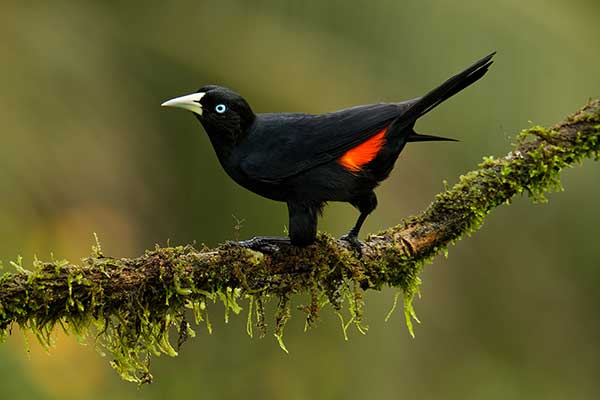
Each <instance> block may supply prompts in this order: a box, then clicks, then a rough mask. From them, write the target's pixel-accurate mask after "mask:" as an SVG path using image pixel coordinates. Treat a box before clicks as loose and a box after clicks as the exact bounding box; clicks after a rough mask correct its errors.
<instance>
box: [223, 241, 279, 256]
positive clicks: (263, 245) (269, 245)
mask: <svg viewBox="0 0 600 400" xmlns="http://www.w3.org/2000/svg"><path fill="white" fill-rule="evenodd" d="M227 244H230V245H233V246H240V247H244V248H246V249H250V250H255V251H260V252H261V253H267V254H273V253H276V252H278V251H279V250H280V249H281V247H280V246H281V245H282V243H278V242H276V241H273V240H270V239H269V238H263V237H254V238H252V239H248V240H240V241H238V242H236V241H231V240H230V241H228V242H227Z"/></svg>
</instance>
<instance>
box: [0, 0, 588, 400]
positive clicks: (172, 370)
mask: <svg viewBox="0 0 600 400" xmlns="http://www.w3.org/2000/svg"><path fill="white" fill-rule="evenodd" d="M599 17H600V3H599V2H598V1H595V0H587V1H586V0H572V1H544V0H530V1H527V2H523V1H517V0H490V1H481V2H471V1H449V0H448V1H426V0H425V1H424V0H407V1H387V0H385V1H384V0H377V1H359V0H345V1H328V2H325V1H319V2H316V1H302V2H301V1H294V2H292V1H281V0H280V1H276V0H262V1H233V0H221V1H204V0H196V1H174V2H165V1H155V0H147V1H143V2H140V1H129V2H118V1H103V2H94V1H63V0H56V1H52V2H47V1H43V2H42V1H32V2H17V1H14V0H8V1H3V2H2V12H0V37H1V39H0V54H1V55H2V56H1V60H2V61H1V62H0V187H1V189H0V193H1V196H0V259H1V260H2V261H3V263H4V269H5V270H11V267H10V266H9V261H10V260H15V259H16V258H17V256H18V255H22V256H23V257H24V261H25V264H28V263H29V264H30V263H31V261H32V260H33V257H34V255H37V256H38V257H39V258H41V259H49V258H50V257H51V254H53V255H54V256H55V257H57V258H67V259H70V260H75V261H77V260H78V259H79V258H81V257H84V256H86V255H87V254H89V253H90V247H91V245H92V243H93V241H94V239H93V233H94V232H96V233H97V234H98V236H99V238H100V240H101V242H102V245H103V249H104V252H105V253H106V254H109V255H112V256H119V257H126V256H127V257H133V256H136V255H139V254H141V253H142V252H143V251H144V249H146V248H152V247H153V246H154V245H155V244H156V243H158V244H161V245H166V244H167V243H170V244H186V243H191V242H194V241H195V242H197V243H205V244H207V245H209V246H213V245H216V244H217V243H219V242H222V241H225V240H229V239H232V238H235V237H236V235H237V232H236V229H235V224H236V223H235V218H234V217H233V216H235V217H236V218H238V219H243V220H244V223H243V227H242V229H241V231H240V232H239V235H240V236H241V237H242V238H246V237H250V236H253V235H255V234H256V235H258V234H263V235H278V234H281V233H282V232H283V230H284V226H285V224H286V223H287V211H286V208H285V205H283V204H279V203H275V202H272V201H270V200H266V199H262V198H260V197H258V196H257V195H254V194H252V193H250V192H247V191H245V190H244V189H242V188H241V187H238V186H237V185H236V184H235V183H234V182H233V181H231V180H230V179H229V178H228V177H227V176H226V175H225V173H224V172H223V170H222V169H221V167H220V165H219V164H218V161H217V160H216V157H215V156H214V152H213V150H212V147H211V146H210V143H209V141H208V138H207V136H206V134H205V133H204V132H203V130H202V128H201V126H200V125H199V124H198V123H197V121H196V120H195V118H194V117H193V116H192V115H191V114H189V113H186V112H184V111H181V110H173V109H162V108H160V107H159V106H160V104H161V103H162V102H163V101H164V100H167V99H169V98H172V97H176V96H179V95H183V94H187V93H190V92H192V91H195V90H197V89H198V88H199V87H201V86H203V85H205V84H211V83H212V84H219V85H223V86H227V87H230V88H232V89H234V90H236V91H237V92H239V93H240V94H242V95H243V96H244V97H245V98H246V99H247V100H248V101H249V103H250V104H251V105H252V107H253V108H254V110H255V111H256V112H271V111H304V112H312V113H320V112H326V111H332V110H335V109H338V108H343V107H348V106H352V105H357V104H366V103H372V102H380V101H399V100H403V99H408V98H412V97H416V96H419V95H422V94H424V93H425V92H426V91H428V90H429V89H431V88H433V87H435V86H436V85H438V84H440V83H441V82H443V81H444V80H445V79H446V78H448V77H449V76H451V75H452V74H454V73H456V72H458V71H459V70H461V69H462V68H464V67H466V66H468V65H470V64H471V63H472V62H474V61H475V60H477V59H479V58H481V57H483V56H485V55H487V54H488V53H490V52H491V51H494V50H497V51H498V55H497V56H496V62H495V63H494V65H493V67H492V68H491V70H490V72H489V73H488V75H486V77H485V78H484V79H482V80H481V81H480V82H478V83H477V84H476V85H474V86H472V87H470V88H468V89H467V90H465V91H464V92H462V93H460V94H459V95H457V96H456V97H455V98H452V99H451V100H449V101H448V102H446V103H444V104H443V105H442V106H440V107H438V108H437V109H436V110H435V111H434V112H432V113H431V114H429V115H427V116H426V117H424V118H423V119H422V120H420V121H419V123H418V124H417V128H418V130H419V131H421V132H424V133H430V134H438V135H443V136H451V137H455V138H458V139H460V140H461V142H460V143H430V144H424V143H418V144H411V145H409V146H407V148H406V149H405V150H404V152H403V153H402V154H401V156H400V158H399V160H398V162H397V164H396V168H395V170H394V172H393V173H392V176H391V177H390V178H389V179H388V180H387V181H386V182H385V183H384V184H383V185H382V186H381V187H380V188H379V189H378V191H377V194H378V197H379V204H380V205H379V208H378V209H377V210H376V212H375V213H374V214H373V215H372V216H371V217H370V218H369V219H368V220H367V222H366V225H365V227H364V230H363V232H364V233H368V232H376V231H377V230H379V229H383V228H386V227H388V226H391V225H393V224H396V223H398V222H399V221H400V220H401V218H403V217H405V216H408V215H411V214H415V213H418V212H419V211H420V210H422V209H423V208H424V207H426V206H427V204H429V202H430V201H431V199H432V198H433V196H434V195H435V194H436V193H438V192H439V191H441V190H443V181H444V180H447V181H448V182H449V183H450V184H452V183H453V182H456V179H457V177H458V176H460V174H462V173H465V172H466V171H468V170H470V169H472V168H474V167H475V166H476V165H477V164H478V163H479V162H480V161H481V159H482V157H483V156H487V155H498V156H501V155H503V154H505V153H506V152H508V151H509V150H510V143H511V142H513V141H514V137H515V135H516V134H517V133H518V132H519V131H520V130H521V129H524V128H527V127H529V126H531V125H533V124H540V125H545V126H548V125H552V124H554V123H556V122H558V121H560V120H561V119H562V118H564V117H565V116H566V115H568V114H569V113H572V112H574V111H575V110H577V109H578V108H579V107H580V106H582V105H583V104H585V102H586V101H587V99H588V98H590V97H598V96H600V75H599V73H598V68H599V66H600V47H599V42H598V38H599V37H600V24H598V19H599ZM562 182H563V185H564V189H565V190H564V192H561V193H551V194H549V195H548V199H549V202H548V203H547V204H532V203H531V201H530V200H529V199H528V198H527V197H526V196H523V197H518V198H516V199H515V200H514V202H513V203H512V204H511V205H505V206H501V207H499V208H497V209H496V210H494V211H493V212H492V214H491V215H490V216H489V217H488V218H487V219H486V222H485V224H484V226H483V227H482V229H481V230H480V231H478V232H476V233H475V234H474V235H472V237H470V238H465V239H464V240H462V241H460V242H459V243H458V244H457V245H456V246H453V247H451V248H450V249H449V257H448V258H447V259H446V258H444V257H438V258H437V259H435V261H434V262H433V264H432V265H428V266H427V267H426V268H425V270H424V272H423V275H422V278H423V285H422V290H421V292H422V298H420V299H416V300H415V308H416V311H417V314H418V315H419V317H420V319H421V321H422V323H421V324H420V325H417V326H416V328H415V329H416V337H415V338H414V339H412V338H411V337H410V335H409V334H408V331H407V329H406V326H405V324H404V320H403V316H402V312H401V311H397V312H396V313H395V314H394V315H393V316H392V318H391V320H390V321H389V322H387V323H386V322H384V317H385V315H386V313H387V312H388V311H389V309H390V307H391V305H392V301H393V296H394V290H393V289H386V290H384V291H382V292H373V293H369V294H368V295H367V297H366V310H367V313H366V323H367V324H368V325H369V331H368V334H367V335H364V336H363V335H362V334H360V333H359V332H357V331H355V330H353V329H352V330H351V331H350V332H349V336H350V337H349V340H348V341H344V339H343V334H342V330H341V328H340V325H339V321H338V319H337V317H336V316H335V314H333V313H332V312H331V311H329V310H324V312H323V315H322V319H321V321H320V323H319V325H318V327H317V328H316V329H313V330H311V331H309V332H306V333H305V332H304V331H303V314H302V312H300V311H295V312H294V313H293V315H292V320H291V321H290V323H289V325H288V327H287V328H286V344H287V347H288V349H289V350H290V354H285V353H284V352H283V351H281V350H280V349H279V347H278V345H277V343H276V341H275V339H274V338H273V337H272V336H270V335H268V336H267V337H265V338H264V339H256V338H255V339H250V338H249V337H248V336H247V335H246V333H245V315H244V314H243V313H242V315H240V316H238V317H235V318H233V319H232V320H231V321H230V322H229V324H227V325H226V324H225V323H224V322H223V319H222V307H221V306H219V305H214V306H212V308H211V315H212V318H213V325H214V331H215V332H214V333H213V334H212V335H208V334H207V333H206V330H205V328H204V327H203V326H202V327H199V328H198V329H197V332H198V335H197V337H196V338H195V339H192V340H190V341H189V342H188V343H186V344H185V345H184V347H183V349H182V351H181V354H180V356H179V357H177V358H170V357H167V356H162V357H160V358H158V359H154V361H153V364H152V370H153V372H154V376H155V383H153V384H151V385H149V386H144V387H142V388H138V387H136V386H135V385H132V384H128V383H125V382H123V381H121V380H120V379H119V378H118V376H117V374H116V373H115V372H114V371H112V370H111V368H110V367H109V365H108V361H109V357H108V356H107V357H102V356H100V355H99V354H98V353H97V352H96V350H95V349H94V346H93V345H88V346H81V345H79V344H78V343H77V341H76V340H75V338H73V337H68V336H65V335H64V334H62V333H61V332H59V331H57V332H56V346H55V348H53V349H51V351H50V353H49V354H47V353H45V352H44V350H43V349H41V347H40V346H39V345H38V344H37V343H36V341H35V339H34V338H33V337H31V336H30V335H29V336H28V335H23V334H22V332H21V331H19V330H18V329H14V330H13V334H12V335H11V336H10V337H9V338H8V339H7V340H6V342H5V343H3V344H2V345H0V398H2V399H15V400H16V399H32V398H35V399H67V400H68V399H83V398H85V399H107V398H108V399H137V398H139V399H164V398H197V399H205V398H206V399H239V398H261V399H291V400H294V399H342V398H343V399H364V398H374V399H384V398H415V399H435V398H443V399H507V398H508V399H528V400H532V399H566V398H568V399H592V398H598V396H600V380H599V379H598V376H600V344H599V343H600V317H599V313H598V308H599V306H600V291H599V290H598V287H599V286H600V268H599V265H598V264H599V260H600V246H598V241H599V237H600V209H599V207H598V204H599V203H600V188H599V186H600V164H598V163H595V162H593V161H585V162H583V165H581V166H576V168H573V169H567V170H566V171H564V172H563V174H562ZM356 216H357V213H356V211H355V210H353V209H352V207H351V206H349V205H346V204H331V205H330V206H329V207H328V208H327V209H326V213H325V216H324V217H323V218H322V219H321V222H320V229H321V230H323V231H326V232H329V233H331V234H335V235H338V236H339V235H341V234H343V233H345V232H346V231H347V230H348V229H349V227H350V226H351V225H352V224H353V222H354V220H355V218H356ZM297 301H298V300H297ZM271 325H272V323H271ZM27 340H28V341H29V345H28V346H27V345H26V341H27ZM28 347H29V349H30V351H29V352H28V351H27V350H26V349H27V348H28Z"/></svg>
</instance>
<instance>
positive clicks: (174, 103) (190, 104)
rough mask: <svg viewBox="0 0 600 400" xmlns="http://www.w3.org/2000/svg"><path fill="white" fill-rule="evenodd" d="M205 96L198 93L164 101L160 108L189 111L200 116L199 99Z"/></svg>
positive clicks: (202, 93) (200, 105) (200, 106)
mask: <svg viewBox="0 0 600 400" xmlns="http://www.w3.org/2000/svg"><path fill="white" fill-rule="evenodd" d="M205 94H206V93H204V92H199V93H192V94H188V95H186V96H181V97H176V98H174V99H171V100H167V101H165V102H164V103H162V104H161V107H178V108H183V109H186V110H189V111H191V112H193V113H196V114H198V115H202V104H200V99H201V98H202V97H203V96H204V95H205Z"/></svg>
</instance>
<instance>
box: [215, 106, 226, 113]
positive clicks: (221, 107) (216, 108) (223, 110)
mask: <svg viewBox="0 0 600 400" xmlns="http://www.w3.org/2000/svg"><path fill="white" fill-rule="evenodd" d="M215 111H216V112H218V113H219V114H223V113H224V112H225V111H227V106H226V105H225V104H217V106H216V107H215Z"/></svg>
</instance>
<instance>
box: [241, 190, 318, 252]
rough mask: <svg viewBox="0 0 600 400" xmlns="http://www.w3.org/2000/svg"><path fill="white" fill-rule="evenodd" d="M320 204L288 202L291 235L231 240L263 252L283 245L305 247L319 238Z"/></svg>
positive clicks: (271, 250)
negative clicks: (287, 236)
mask: <svg viewBox="0 0 600 400" xmlns="http://www.w3.org/2000/svg"><path fill="white" fill-rule="evenodd" d="M320 207H321V205H320V204H308V205H307V204H300V203H292V202H288V211H289V216H290V220H289V231H290V237H289V238H286V237H277V236H256V237H253V238H252V239H249V240H242V241H239V242H230V243H232V244H237V245H238V246H242V247H246V248H248V249H252V250H257V251H261V252H263V253H274V252H276V251H278V250H279V249H280V248H281V247H282V246H289V245H293V246H298V247H305V246H308V245H310V244H312V243H314V241H315V240H316V238H317V217H318V215H319V210H320Z"/></svg>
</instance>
